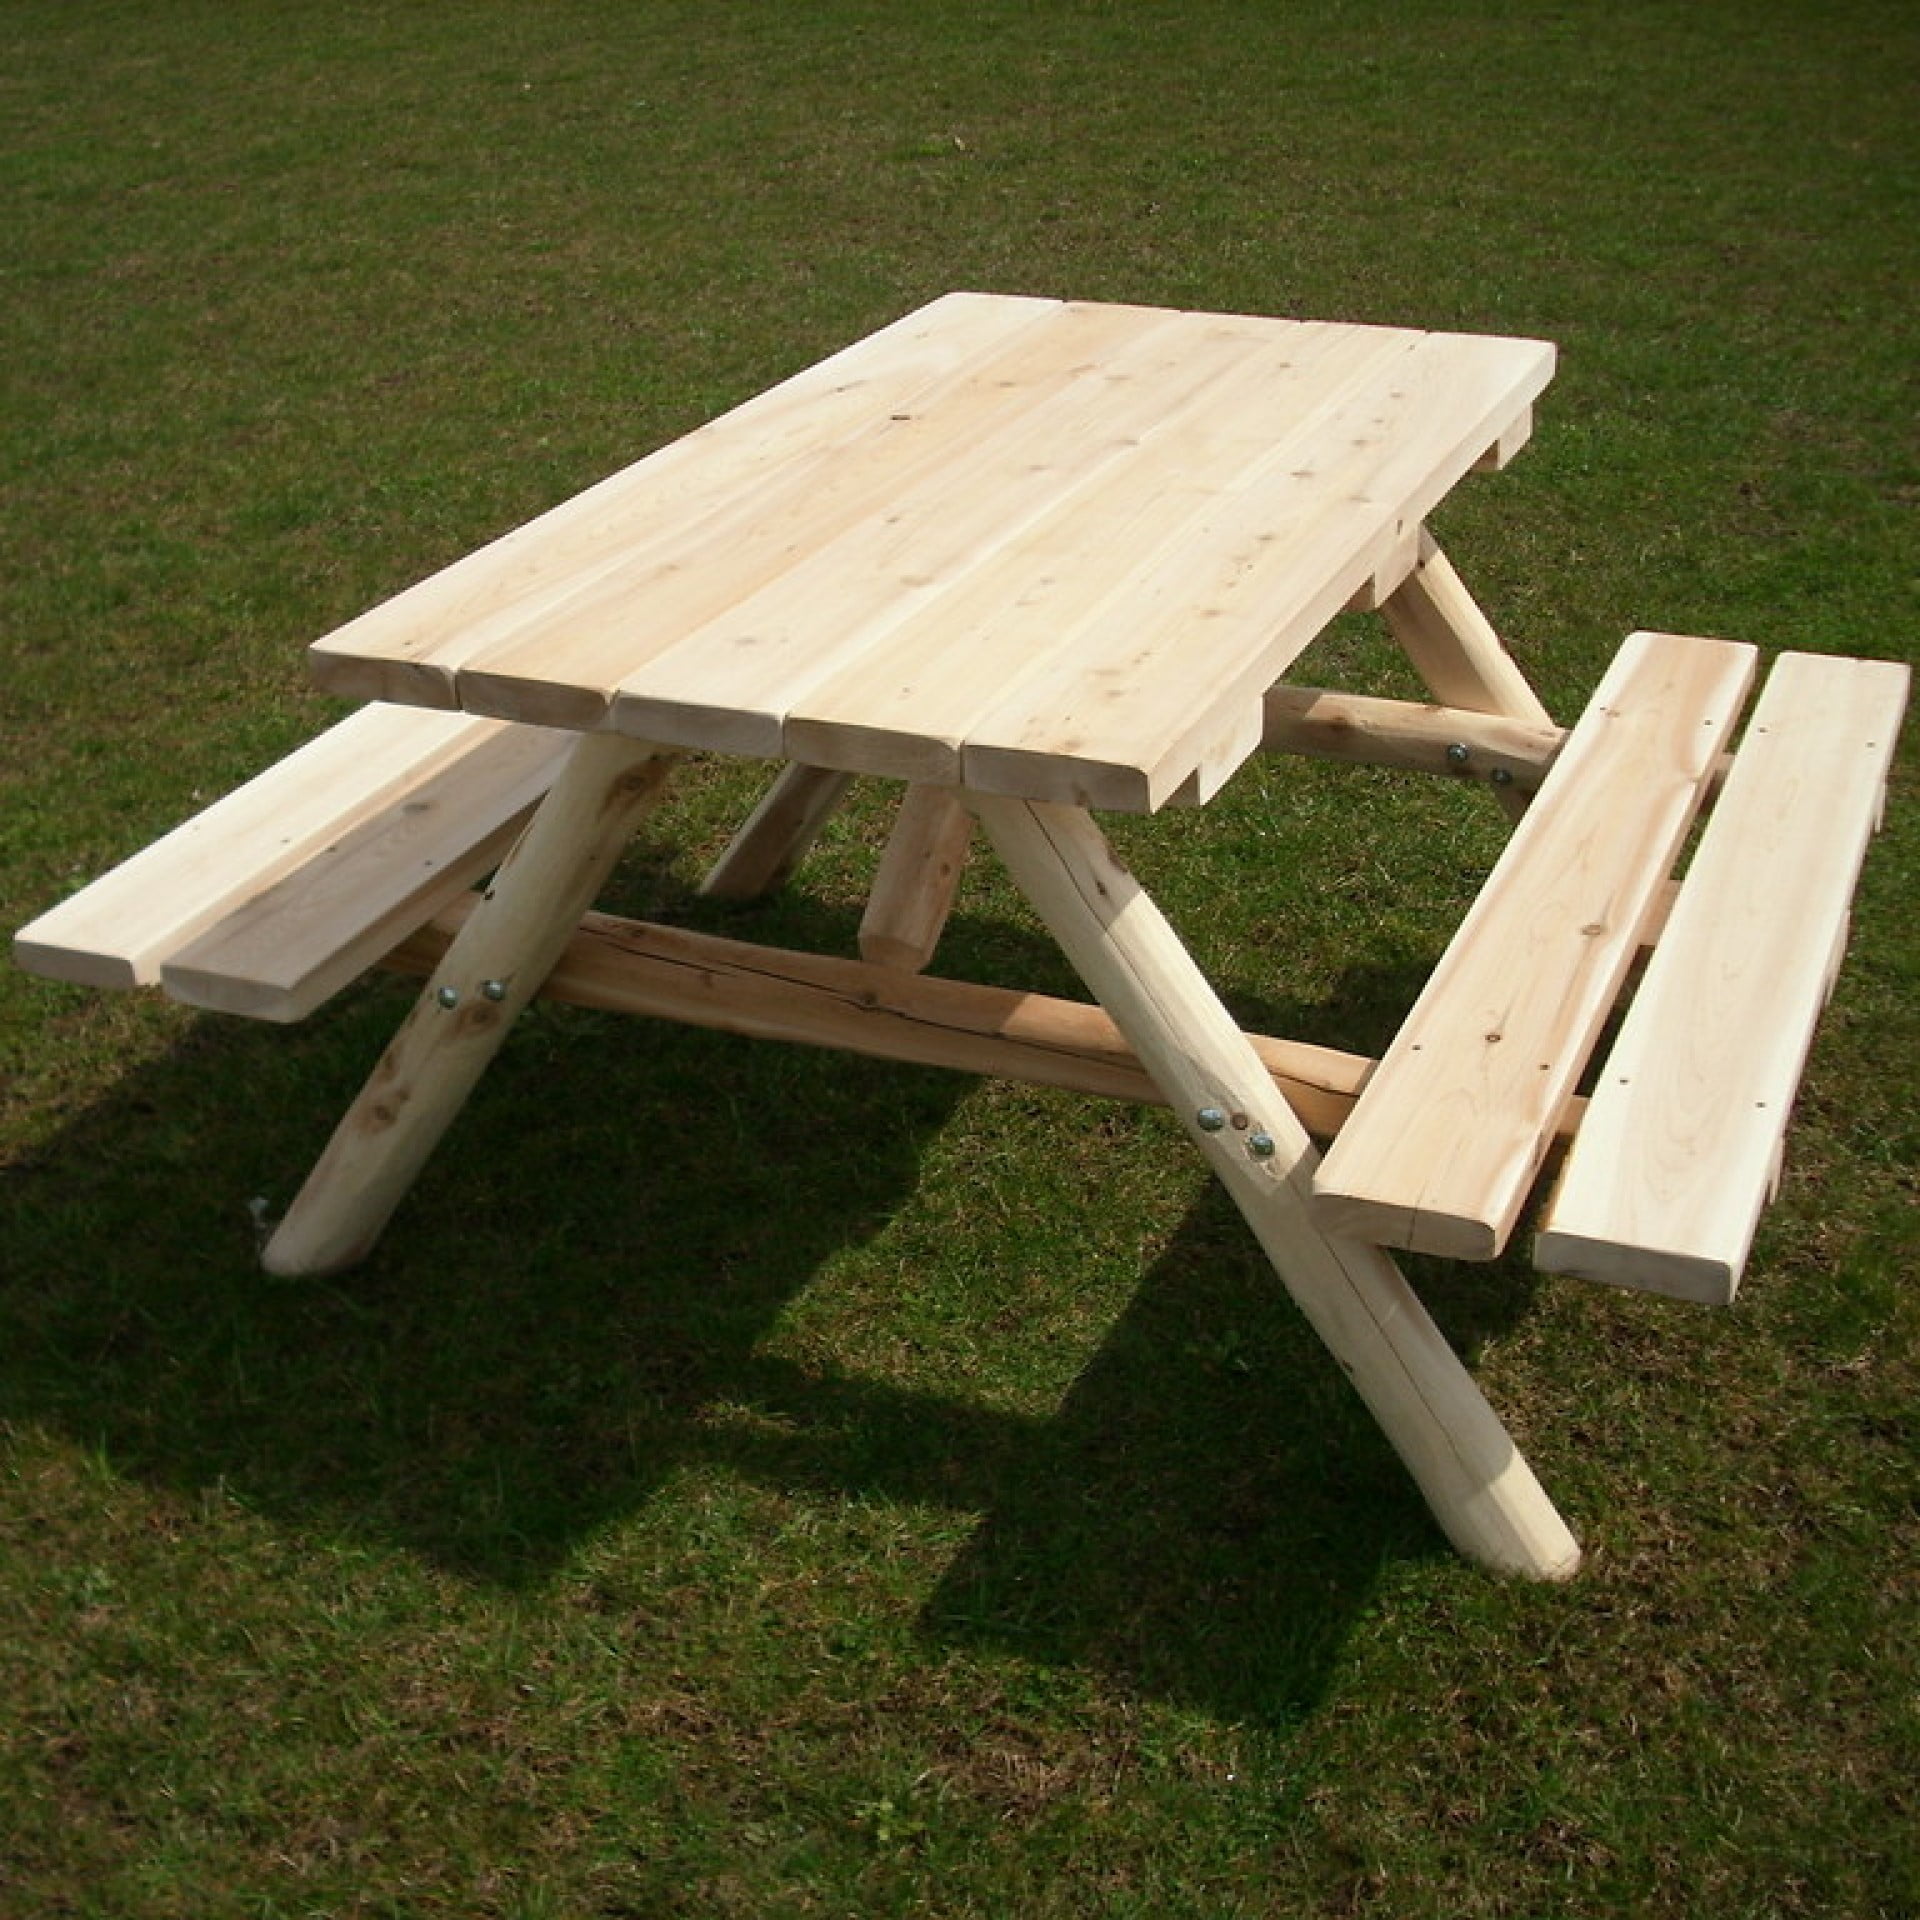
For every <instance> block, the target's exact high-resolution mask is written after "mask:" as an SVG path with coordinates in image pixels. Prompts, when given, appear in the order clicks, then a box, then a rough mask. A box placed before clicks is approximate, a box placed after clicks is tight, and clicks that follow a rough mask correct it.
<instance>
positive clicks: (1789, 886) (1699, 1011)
mask: <svg viewBox="0 0 1920 1920" xmlns="http://www.w3.org/2000/svg"><path fill="white" fill-rule="evenodd" d="M1908 679H1909V674H1908V669H1907V668H1906V667H1904V666H1901V665H1897V664H1894V663H1891V662H1887V661H1879V660H1843V659H1826V658H1819V657H1816V656H1813V655H1808V654H1793V653H1789V654H1784V655H1782V656H1781V658H1780V660H1779V661H1778V663H1777V664H1776V665H1775V667H1774V669H1773V673H1772V675H1771V677H1770V679H1769V680H1768V683H1767V687H1766V691H1765V692H1764V693H1763V694H1762V696H1761V699H1760V702H1759V704H1758V706H1757V707H1756V708H1755V710H1754V714H1753V719H1752V721H1751V723H1750V725H1749V726H1748V728H1747V732H1746V736H1745V738H1744V740H1743V741H1742V743H1741V746H1740V749H1739V752H1738V753H1737V754H1736V755H1735V757H1734V764H1733V769H1732V771H1731V773H1730V774H1729V775H1728V777H1727V781H1726V786H1725V788H1724V790H1723V792H1722V793H1721V796H1720V799H1719V802H1718V804H1717V806H1716V807H1715V809H1714V812H1713V815H1712V817H1711V818H1710V819H1709V820H1708V822H1707V825H1706V829H1705V831H1704V833H1703V834H1702V836H1701V841H1700V846H1699V849H1698V851H1697V852H1696V854H1695V857H1694V859H1693V862H1692V864H1691V866H1690V867H1689V868H1688V871H1687V876H1686V880H1685V882H1684V884H1683V885H1682V887H1681V889H1680V897H1679V900H1678V902H1677V903H1676V905H1675V906H1674V909H1673V912H1672V914H1671V916H1670V917H1669V919H1668V922H1667V926H1666V929H1665V931H1664V933H1663V935H1662V937H1661V939H1660V942H1659V944H1658V946H1657V947H1656V948H1655V949H1654V954H1653V958H1652V961H1651V962H1650V963H1649V965H1648V968H1647V973H1646V978H1645V979H1644V980H1643V981H1642V983H1641V985H1640V989H1639V991H1638V993H1637V994H1636V995H1635V997H1634V1001H1633V1004H1632V1006H1631V1008H1630V1009H1629V1010H1628V1014H1627V1018H1626V1021H1625V1023H1624V1025H1623V1027H1622V1030H1621V1034H1620V1038H1619V1041H1618V1042H1617V1044H1616V1045H1615V1047H1614V1049H1613V1052H1612V1054H1611V1055H1610V1056H1609V1058H1608V1060H1607V1064H1606V1068H1605V1070H1604V1072H1603V1073H1602V1074H1601V1075H1600V1077H1599V1080H1598V1082H1597V1084H1596V1087H1595V1091H1594V1096H1593V1100H1592V1103H1591V1105H1590V1107H1589V1109H1588V1112H1587V1116H1586V1119H1585V1120H1584V1122H1583V1123H1582V1125H1581V1129H1580V1133H1579V1137H1578V1139H1577V1140H1576V1142H1575V1145H1574V1150H1573V1152H1572V1154H1571V1155H1570V1156H1569V1158H1568V1161H1567V1165H1566V1170H1565V1173H1564V1176H1563V1178H1562V1180H1561V1183H1560V1186H1559V1189H1558V1191H1557V1192H1556V1194H1555V1195H1554V1197H1553V1199H1552V1201H1551V1204H1550V1206H1549V1209H1548V1213H1547V1216H1546V1219H1545V1222H1544V1224H1543V1226H1542V1230H1541V1232H1540V1234H1539V1236H1538V1238H1537V1240H1536V1242H1535V1255H1534V1257H1535V1260H1536V1262H1537V1264H1538V1265H1540V1266H1541V1267H1543V1268H1545V1269H1546V1270H1547V1271H1549V1272H1553V1273H1573V1274H1580V1275H1584V1276H1586V1277H1588V1278H1590V1279H1596V1280H1607V1281H1612V1282H1614V1283H1616V1284H1618V1285H1622V1286H1635V1287H1645V1288H1649V1289H1651V1290H1653V1291H1655V1292H1659V1293H1667V1294H1674V1295H1677V1296H1679V1297H1680V1298H1682V1299H1688V1300H1698V1301H1705V1302H1710V1303H1725V1302H1727V1301H1730V1300H1731V1299H1732V1298H1733V1296H1734V1293H1735V1291H1736V1290H1737V1289H1738V1287H1739V1284H1740V1276H1741V1273H1742V1271H1743V1270H1744V1268H1745V1265H1746V1259H1747V1254H1748V1251H1749V1249H1750V1248H1751V1246H1752V1242H1753V1234H1754V1229H1755V1226H1756V1225H1757V1223H1758V1220H1759V1217H1760V1212H1761V1209H1762V1208H1763V1207H1764V1206H1765V1204H1766V1202H1767V1198H1768V1194H1769V1190H1770V1187H1771V1184H1772V1180H1773V1177H1774V1171H1775V1168H1776V1166H1777V1163H1778V1157H1779V1153H1780V1148H1781V1143H1782V1139H1783V1136H1784V1134H1785V1131H1786V1125H1787V1119H1788V1116H1789V1113H1790V1111H1791V1109H1792V1105H1793V1097H1794V1093H1795V1090H1796V1089H1797V1088H1798V1086H1799V1083H1800V1076H1801V1073H1802V1071H1803V1070H1804V1067H1805V1063H1806V1057H1807V1053H1808V1050H1809V1048H1810V1046H1811V1045H1812V1040H1813V1031H1814V1026H1815V1023H1816V1022H1817V1020H1818V1019H1819V1015H1820V1010H1821V1008H1822V1007H1823V1006H1824V1005H1825V1002H1826V998H1827V994H1828V991H1829V989H1830V986H1831V982H1832V975H1833V966H1834V956H1835V953H1836V951H1837V949H1838V948H1840V947H1841V946H1842V945H1844V941H1845V937H1846V924H1847V916H1848V906H1849V902H1850V901H1851V899H1852V895H1853V889H1854V883H1855V881H1856V879H1857V877H1858V874H1859V871H1860V865H1861V862H1862V861H1863V859H1864V858H1865V855H1866V848H1867V843H1868V841H1869V839H1870V838H1871V836H1872V833H1873V830H1874V827H1875V824H1876V822H1877V819H1878V815H1879V809H1880V800H1881V795H1882V793H1883V792H1884V790H1885V783H1886V777H1887V769H1888V765H1889V763H1890V761H1891V759H1892V755H1893V749H1894V744H1895V741H1896V739H1897V738H1898V735H1899V731H1900V716H1901V714H1902V712H1903V710H1904V708H1905V705H1906V698H1907V687H1908Z"/></svg>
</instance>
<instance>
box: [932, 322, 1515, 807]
mask: <svg viewBox="0 0 1920 1920" xmlns="http://www.w3.org/2000/svg"><path fill="white" fill-rule="evenodd" d="M1529 349H1530V350H1531V351H1529ZM1552 370H1553V350H1552V348H1551V347H1549V346H1546V345H1544V344H1542V343H1534V342H1521V341H1508V340H1478V339H1472V338H1467V337H1463V336H1457V335H1434V334H1428V335H1414V336H1412V337H1411V342H1410V351H1409V352H1407V353H1406V354H1404V355H1401V356H1399V357H1397V358H1396V359H1394V360H1393V361H1392V362H1391V363H1390V364H1389V366H1388V367H1387V368H1386V369H1385V370H1384V373H1385V377H1384V378H1383V379H1382V380H1381V381H1380V382H1379V383H1378V384H1377V385H1375V386H1373V387H1370V388H1367V389H1364V390H1362V391H1360V392H1358V393H1352V394H1343V395H1340V396H1338V397H1337V402H1336V404H1333V405H1331V406H1329V407H1327V408H1326V410H1325V411H1324V412H1322V413H1321V414H1319V415H1318V416H1317V417H1316V418H1315V419H1314V420H1313V422H1312V423H1311V424H1312V431H1311V433H1310V434H1309V435H1307V436H1305V438H1306V445H1305V447H1304V449H1303V448H1302V446H1301V443H1300V439H1301V437H1300V436H1297V435H1294V434H1288V435H1286V436H1285V437H1284V438H1282V439H1281V440H1279V441H1277V442H1276V446H1275V451H1274V455H1273V458H1272V459H1271V460H1270V461H1269V462H1268V463H1266V466H1265V468H1264V470H1262V471H1259V472H1256V473H1251V474H1248V475H1246V476H1244V477H1243V482H1242V484H1241V485H1240V486H1239V487H1238V488H1236V489H1235V490H1233V491H1232V492H1230V493H1228V494H1226V495H1224V496H1223V497H1222V500H1221V501H1220V503H1219V505H1218V507H1217V508H1216V509H1215V510H1214V511H1213V512H1211V513H1209V514H1208V515H1207V516H1205V518H1204V519H1203V520H1202V521H1200V522H1198V523H1196V524H1195V525H1194V526H1192V527H1191V528H1189V529H1188V534H1187V537H1186V538H1185V539H1184V540H1182V541H1181V542H1179V543H1177V544H1175V545H1172V546H1170V547H1169V548H1168V549H1167V550H1166V551H1164V552H1160V553H1156V554H1153V555H1150V556H1148V557H1147V559H1146V561H1145V563H1144V564H1143V565H1141V566H1139V567H1138V568H1136V569H1134V570H1133V571H1132V572H1131V573H1130V575H1129V577H1128V578H1127V579H1126V581H1125V585H1124V588H1123V590H1121V591H1119V592H1116V593H1115V595H1114V596H1113V597H1112V599H1111V601H1110V602H1109V605H1108V610H1107V612H1106V615H1105V618H1104V620H1103V621H1102V623H1101V625H1100V627H1099V629H1098V630H1096V631H1093V632H1090V633H1088V634H1087V635H1085V636H1084V638H1083V647H1082V650H1081V652H1080V653H1079V654H1078V655H1077V656H1076V658H1075V659H1074V660H1072V661H1069V662H1066V663H1064V667H1063V670H1061V671H1058V672H1056V673H1053V674H1049V675H1046V676H1043V677H1040V678H1037V679H1034V680H1030V681H1028V682H1025V683H1024V684H1022V685H1020V686H1019V687H1016V688H1015V689H1013V690H1012V692H1011V693H1010V694H1009V695H1008V696H1007V697H1006V698H1005V699H1004V700H1003V702H1002V704H1001V705H1000V707H999V708H998V709H997V710H996V711H994V712H993V713H992V714H990V715H988V716H987V717H986V718H985V719H983V720H982V721H981V722H980V723H979V724H978V725H977V726H976V727H975V729H974V731H973V733H972V735H971V736H970V738H969V741H968V745H967V749H966V755H965V773H964V778H965V781H966V784H967V785H969V786H971V787H974V788H976V789H978V790H979V791H982V792H989V793H1014V794H1024V795H1028V796H1030V797H1044V798H1050V799H1057V800H1061V801H1066V802H1075V803H1079V804H1086V805H1093V806H1110V807H1119V808H1124V809H1127V810H1130V811H1143V810H1145V811H1151V810H1152V809H1154V808H1157V807H1159V806H1160V805H1162V804H1164V802H1165V801H1166V800H1167V798H1168V797H1170V796H1171V795H1172V794H1173V793H1174V792H1175V791H1177V790H1178V789H1179V788H1180V787H1181V786H1182V785H1183V784H1184V783H1185V782H1187V781H1188V779H1189V777H1190V776H1192V775H1193V774H1195V773H1196V772H1199V773H1200V774H1201V775H1202V781H1201V787H1200V791H1199V793H1198V794H1197V796H1196V797H1198V798H1200V799H1203V800H1204V799H1206V798H1208V797H1210V795H1211V793H1212V792H1213V791H1215V790H1217V788H1218V786H1219V785H1220V783H1221V781H1222V780H1223V779H1224V778H1225V777H1226V775H1227V774H1230V773H1231V772H1232V771H1233V770H1234V767H1235V766H1237V765H1238V764H1239V762H1238V760H1233V761H1232V762H1231V764H1227V765H1225V766H1222V765H1219V764H1215V765H1213V766H1208V765H1207V764H1206V762H1207V759H1208V754H1207V749H1208V747H1209V746H1211V745H1214V744H1215V743H1217V742H1219V741H1221V740H1223V739H1226V740H1238V741H1246V742H1249V744H1248V746H1247V747H1246V749H1245V750H1246V751H1251V744H1250V743H1251V741H1253V740H1256V739H1257V737H1258V736H1257V734H1254V733H1252V732H1251V729H1252V728H1253V727H1254V726H1255V725H1256V721H1255V718H1254V716H1255V714H1256V713H1257V710H1258V708H1259V705H1260V701H1261V697H1262V696H1263V695H1264V693H1265V692H1266V689H1267V688H1268V687H1269V686H1271V685H1272V684H1273V683H1274V682H1275V681H1276V680H1278V679H1279V678H1280V676H1281V675H1282V674H1283V673H1284V672H1285V671H1286V669H1287V668H1288V666H1290V665H1291V664H1292V662H1293V661H1294V660H1295V659H1297V658H1298V657H1299V655H1300V653H1301V652H1302V651H1303V650H1304V649H1305V647H1306V646H1307V645H1308V644H1309V643H1310V642H1311V641H1312V639H1313V638H1314V636H1315V635H1316V634H1318V633H1319V632H1320V630H1321V629H1322V628H1323V627H1324V626H1325V625H1326V624H1327V622H1328V621H1329V620H1331V619H1332V618H1333V617H1334V615H1335V614H1337V613H1339V612H1340V611H1341V610H1342V609H1343V608H1344V607H1345V606H1346V605H1347V603H1348V601H1349V600H1351V599H1352V598H1353V596H1354V595H1355V594H1356V593H1357V592H1358V591H1359V590H1360V589H1361V588H1362V587H1363V586H1365V585H1366V584H1367V583H1368V581H1369V580H1370V579H1371V578H1372V576H1373V575H1374V573H1375V572H1376V571H1377V570H1378V569H1379V568H1380V567H1382V566H1383V565H1384V564H1385V563H1386V562H1387V560H1388V559H1389V557H1390V555H1391V554H1392V552H1393V551H1394V550H1395V549H1396V548H1400V547H1403V546H1405V545H1406V543H1407V542H1408V541H1410V540H1411V539H1413V538H1414V537H1416V536H1417V532H1418V528H1419V524H1420V522H1421V521H1422V520H1424V519H1425V517H1426V516H1427V515H1428V514H1429V513H1431V512H1432V510H1433V509H1434V507H1436V506H1437V505H1438V504H1439V503H1440V501H1441V500H1442V499H1444V498H1445V496H1446V495H1447V493H1448V492H1450V491H1451V489H1452V487H1453V486H1454V484H1455V483H1456V482H1457V481H1458V479H1459V478H1460V477H1461V475H1462V474H1463V473H1465V472H1466V471H1467V470H1468V469H1469V468H1470V467H1471V466H1472V465H1473V464H1474V462H1475V461H1476V460H1477V459H1479V457H1480V456H1481V455H1482V454H1483V453H1485V452H1486V451H1487V449H1488V448H1489V447H1491V446H1493V445H1494V444H1495V443H1497V441H1498V440H1499V439H1500V437H1501V435H1502V434H1503V433H1504V432H1505V431H1506V429H1507V427H1508V425H1509V424H1510V423H1511V421H1512V420H1513V419H1514V418H1515V417H1516V413H1517V411H1519V410H1523V409H1524V407H1525V406H1526V405H1528V404H1530V403H1531V399H1532V397H1533V395H1534V394H1536V393H1538V392H1539V391H1540V390H1541V389H1543V388H1544V387H1545V386H1546V383H1547V381H1548V379H1549V378H1550V377H1551V375H1552ZM1523 394H1524V395H1525V396H1526V397H1525V399H1524V400H1522V399H1521V398H1520V396H1521V395H1523Z"/></svg>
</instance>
